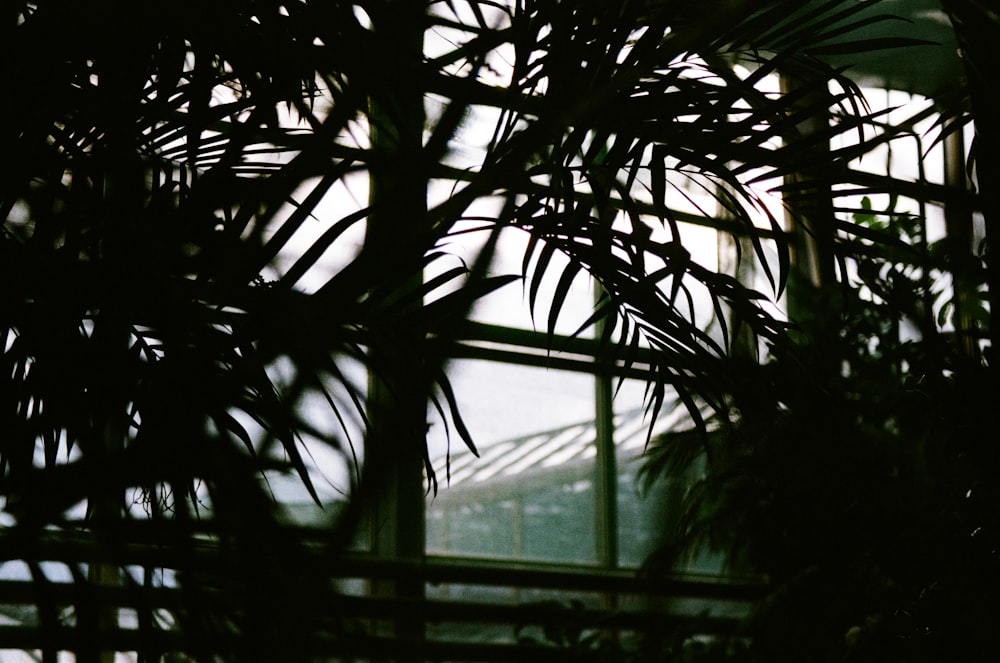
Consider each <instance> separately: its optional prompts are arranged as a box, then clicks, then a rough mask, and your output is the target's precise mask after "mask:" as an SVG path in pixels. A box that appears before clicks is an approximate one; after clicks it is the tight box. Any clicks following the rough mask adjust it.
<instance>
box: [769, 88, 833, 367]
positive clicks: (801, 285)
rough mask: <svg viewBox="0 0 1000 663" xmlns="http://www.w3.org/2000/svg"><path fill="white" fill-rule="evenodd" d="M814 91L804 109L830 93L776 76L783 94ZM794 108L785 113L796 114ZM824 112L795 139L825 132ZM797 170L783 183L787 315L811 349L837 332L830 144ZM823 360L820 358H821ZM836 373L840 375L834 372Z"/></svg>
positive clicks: (822, 102)
mask: <svg viewBox="0 0 1000 663" xmlns="http://www.w3.org/2000/svg"><path fill="white" fill-rule="evenodd" d="M805 87H811V88H813V89H812V90H810V91H809V92H808V93H806V94H805V95H804V96H803V99H802V104H803V105H804V106H805V107H809V108H813V107H816V108H824V109H828V108H829V104H830V102H829V98H830V95H829V92H828V91H827V90H826V88H825V87H819V86H817V83H816V82H815V81H811V80H809V79H808V77H806V78H802V77H798V76H796V74H795V72H784V73H783V74H782V76H781V90H782V92H783V93H789V92H792V91H800V90H803V89H804V88H805ZM795 110H796V109H795V108H792V109H790V111H792V112H795ZM829 122H830V115H829V113H828V112H822V113H817V114H812V115H809V116H808V117H803V118H802V119H801V120H800V121H799V123H798V126H797V128H796V129H797V136H796V139H799V140H809V138H810V137H811V136H816V135H823V134H825V133H826V132H827V131H828V125H829ZM799 160H800V163H801V166H800V167H799V168H798V170H797V171H796V172H795V173H794V174H792V175H788V176H786V178H785V182H786V184H790V185H793V187H792V189H793V193H792V195H791V196H789V199H788V200H787V204H786V221H787V224H788V227H789V235H790V237H791V242H792V246H791V253H792V260H791V274H790V277H789V284H788V315H789V318H791V319H792V320H794V321H795V322H797V323H799V324H800V325H801V328H802V329H803V331H804V332H805V334H806V336H807V338H808V339H809V342H810V343H813V344H817V347H822V346H823V345H825V344H827V343H829V342H832V340H833V339H834V338H835V337H836V334H837V327H838V321H837V317H838V311H839V307H838V306H836V305H835V304H836V302H835V301H833V298H834V296H835V295H836V293H837V290H836V289H835V288H834V287H833V286H834V284H835V283H836V270H835V264H836V263H835V259H834V239H835V237H836V230H835V226H834V221H835V215H834V211H833V195H832V191H831V185H830V181H831V180H830V176H829V172H828V170H829V167H830V163H831V154H830V144H829V141H822V140H819V141H816V142H815V143H814V144H813V145H812V146H810V147H809V148H807V149H806V150H804V153H803V154H802V155H801V156H800V157H799ZM821 354H822V353H821ZM829 368H834V369H835V370H839V369H837V368H836V367H829Z"/></svg>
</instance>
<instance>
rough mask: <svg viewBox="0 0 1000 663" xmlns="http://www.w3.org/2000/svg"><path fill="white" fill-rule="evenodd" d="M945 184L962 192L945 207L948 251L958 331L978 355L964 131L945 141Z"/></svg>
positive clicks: (963, 345) (968, 351)
mask: <svg viewBox="0 0 1000 663" xmlns="http://www.w3.org/2000/svg"><path fill="white" fill-rule="evenodd" d="M942 147H943V150H942V151H943V152H944V184H945V186H946V187H948V188H949V189H952V190H954V191H956V192H958V193H959V194H960V195H958V196H956V197H955V200H953V201H950V202H948V203H947V204H946V205H945V209H944V220H945V229H946V232H947V237H948V240H947V241H948V255H949V256H950V257H951V260H952V273H951V276H952V288H953V289H954V291H955V292H954V306H955V308H954V325H955V335H956V340H957V341H958V344H959V348H960V349H961V352H962V354H963V356H965V357H970V358H971V357H975V356H976V355H977V354H978V353H979V348H978V345H977V342H976V333H975V332H976V321H975V318H974V313H973V310H972V309H973V307H974V306H975V305H976V304H975V298H976V297H977V293H976V283H975V281H974V279H972V272H973V270H974V269H975V267H976V265H975V261H976V258H975V257H974V256H973V254H972V251H973V241H974V240H973V232H972V210H971V209H970V208H969V206H968V205H967V204H966V203H965V198H964V196H963V195H961V194H965V193H966V191H967V190H968V178H967V177H966V174H965V139H964V136H963V135H962V132H961V131H955V132H953V133H951V134H949V135H948V136H947V137H946V138H945V139H944V141H943V145H942Z"/></svg>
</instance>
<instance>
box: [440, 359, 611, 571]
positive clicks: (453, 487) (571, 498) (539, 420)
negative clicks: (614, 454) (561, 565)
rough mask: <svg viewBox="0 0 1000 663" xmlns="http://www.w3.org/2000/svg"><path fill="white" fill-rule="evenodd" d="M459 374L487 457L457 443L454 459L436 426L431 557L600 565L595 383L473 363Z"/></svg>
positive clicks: (469, 419)
mask: <svg viewBox="0 0 1000 663" xmlns="http://www.w3.org/2000/svg"><path fill="white" fill-rule="evenodd" d="M451 374H452V378H453V381H454V382H453V386H454V388H455V393H456V395H457V398H458V400H459V406H460V408H461V411H462V414H463V416H464V417H465V420H466V423H467V424H468V427H469V430H470V431H471V433H472V435H473V436H474V438H475V440H476V443H477V446H478V447H479V451H480V457H479V458H476V457H475V456H474V455H473V454H472V453H470V452H469V451H468V450H467V449H465V448H464V447H463V446H462V445H461V443H460V442H457V441H456V440H455V439H453V440H452V448H451V454H450V459H449V457H448V456H447V454H446V444H445V442H444V427H443V424H442V423H441V422H438V423H437V424H435V425H432V427H431V433H430V438H431V445H432V446H431V448H432V450H433V451H434V453H435V455H436V457H435V460H434V465H435V468H436V471H437V473H438V481H439V483H440V490H439V492H438V495H437V496H436V497H435V496H433V495H430V496H428V502H427V550H428V552H430V553H435V554H449V555H470V556H477V557H478V556H483V557H498V558H505V559H523V560H544V561H559V562H593V561H595V560H596V545H595V524H594V494H593V491H594V481H593V477H594V422H593V420H594V382H593V381H594V378H593V377H592V376H590V375H587V374H580V373H570V372H566V371H556V370H547V369H544V368H534V367H526V366H517V365H511V364H498V363H493V362H486V361H473V360H469V361H462V362H457V363H456V364H455V365H454V366H453V367H452V371H451ZM449 475H450V479H449Z"/></svg>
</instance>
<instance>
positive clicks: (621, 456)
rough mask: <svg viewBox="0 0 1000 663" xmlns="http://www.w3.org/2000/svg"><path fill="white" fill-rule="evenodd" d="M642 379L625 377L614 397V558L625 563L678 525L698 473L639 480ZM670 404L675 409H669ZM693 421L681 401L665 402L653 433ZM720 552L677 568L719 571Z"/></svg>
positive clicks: (643, 432)
mask: <svg viewBox="0 0 1000 663" xmlns="http://www.w3.org/2000/svg"><path fill="white" fill-rule="evenodd" d="M645 387H646V385H645V383H644V382H642V381H638V380H627V381H625V383H624V384H622V387H621V389H620V390H619V392H618V395H617V397H616V398H615V403H614V412H615V420H614V424H615V449H616V461H617V467H618V496H617V500H618V560H619V564H620V565H621V566H624V567H638V566H640V565H641V564H642V563H643V562H645V561H646V559H647V558H648V557H649V555H650V554H652V553H653V552H654V551H655V550H656V549H657V548H658V547H660V546H662V545H665V544H667V543H668V542H669V539H670V537H671V535H672V534H673V533H674V532H675V531H676V529H677V526H678V519H679V517H680V505H681V502H682V500H683V499H684V494H685V493H686V491H687V490H688V488H689V487H690V485H691V483H692V481H694V480H695V477H696V476H697V474H698V470H697V468H693V469H692V470H691V471H689V472H688V473H686V474H685V475H684V476H671V477H659V478H657V480H656V481H655V482H654V483H653V485H652V486H650V487H648V488H647V487H646V486H645V485H643V484H642V483H641V482H640V480H639V476H638V475H639V470H640V468H641V467H642V464H643V462H644V460H645V458H644V455H643V451H644V449H645V446H646V439H647V435H648V433H649V424H650V420H649V418H648V417H647V416H646V414H645V407H644V405H643V394H644V390H645ZM671 407H673V409H672V410H671ZM691 426H692V422H691V419H690V417H689V415H688V414H687V412H686V410H685V409H684V406H683V405H682V404H680V403H677V405H676V406H672V405H671V404H670V403H669V402H666V403H664V406H663V409H662V411H661V412H660V415H659V417H658V418H657V420H656V422H655V423H654V425H653V435H658V434H661V433H665V432H667V431H680V430H685V429H688V428H690V427H691ZM721 569H722V558H721V557H720V556H719V555H715V554H711V553H705V554H702V555H700V556H699V557H698V558H697V559H694V560H690V561H688V562H686V563H684V564H683V565H682V566H679V567H678V568H677V571H679V572H683V573H699V574H713V575H714V574H718V573H720V572H721Z"/></svg>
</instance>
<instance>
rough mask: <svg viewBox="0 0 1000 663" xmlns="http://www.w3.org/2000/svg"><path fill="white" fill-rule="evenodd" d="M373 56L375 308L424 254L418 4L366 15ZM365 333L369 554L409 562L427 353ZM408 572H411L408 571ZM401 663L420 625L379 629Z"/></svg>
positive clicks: (396, 332) (415, 276)
mask: <svg viewBox="0 0 1000 663" xmlns="http://www.w3.org/2000/svg"><path fill="white" fill-rule="evenodd" d="M368 12H369V16H370V17H371V19H372V27H373V34H374V37H375V44H376V48H377V50H378V56H379V58H378V60H377V62H376V63H373V68H374V69H375V70H376V72H377V74H378V76H377V78H375V79H374V80H375V81H376V84H377V87H376V88H375V89H374V90H373V91H372V95H371V99H370V102H369V103H370V108H369V116H368V120H369V124H370V131H371V145H372V149H371V159H372V161H371V164H370V174H371V182H370V203H371V213H370V215H369V218H368V227H367V233H366V237H365V244H364V249H363V256H362V257H363V258H364V259H367V260H368V261H369V265H370V266H371V267H372V268H373V269H377V270H378V271H379V274H380V279H379V282H378V284H377V285H376V287H375V288H374V291H373V293H372V296H373V298H375V299H376V301H384V300H391V299H392V298H393V297H394V296H396V295H398V294H400V293H402V292H405V291H408V290H410V291H418V290H417V287H418V286H419V285H420V283H421V281H422V279H423V255H424V251H425V250H426V249H427V248H428V247H426V246H425V244H426V242H427V241H428V239H427V238H428V234H429V233H428V230H429V229H428V228H426V227H425V226H426V224H427V179H428V175H427V169H426V167H425V164H424V163H423V159H424V152H423V131H424V123H425V115H424V100H423V91H422V89H421V86H420V78H419V75H418V74H419V71H418V69H419V67H420V66H421V63H422V61H423V31H424V23H425V18H424V12H425V7H424V3H421V2H415V1H413V0H383V1H382V2H378V3H371V6H370V7H369V8H368ZM372 325H373V328H372V329H371V330H370V331H371V334H372V338H373V339H375V342H376V343H377V344H378V346H377V348H374V349H373V351H374V352H377V353H379V356H376V357H373V359H374V362H375V365H376V366H377V367H379V371H378V373H377V374H376V375H373V376H372V387H371V393H370V399H369V413H370V417H371V422H372V430H371V432H370V435H369V439H368V445H367V448H366V451H365V464H366V466H367V467H366V475H367V479H368V481H370V482H371V484H372V485H370V486H369V487H368V490H369V491H370V492H369V493H368V494H369V497H370V498H371V500H372V504H371V505H370V506H371V509H372V511H371V513H372V519H373V521H372V524H371V525H372V526H371V532H372V537H373V541H372V547H373V550H374V552H375V553H376V554H377V555H378V556H379V557H385V558H390V559H394V560H403V561H408V562H416V563H417V564H418V565H419V563H420V562H421V560H422V559H423V557H424V547H425V531H424V529H425V522H424V521H425V514H424V476H423V458H424V445H425V435H426V425H427V424H426V422H427V413H426V407H427V397H428V389H429V384H428V382H429V378H428V375H427V369H428V367H427V365H426V364H427V353H426V351H425V339H424V338H423V333H422V332H421V331H420V330H419V329H407V328H401V326H400V325H399V324H397V323H396V321H394V320H392V316H391V315H389V316H387V317H386V319H385V320H380V321H374V322H373V323H372ZM406 568H410V567H406ZM373 591H374V593H375V594H376V595H378V596H382V597H385V598H388V599H392V600H397V599H404V600H416V601H420V600H422V599H423V598H424V581H423V578H422V577H421V575H420V574H419V573H413V574H411V572H410V571H408V570H406V571H403V572H401V573H400V575H398V576H396V577H394V578H393V579H391V580H386V581H378V582H376V583H375V584H374V586H373ZM380 627H381V628H380V630H382V631H383V632H384V633H385V634H386V635H388V636H389V637H391V638H393V639H394V642H395V645H396V646H398V647H399V648H400V651H402V652H405V655H401V656H400V658H401V659H404V660H409V659H412V660H423V656H422V643H423V639H424V623H423V619H422V617H421V615H420V614H418V612H416V611H409V612H408V613H406V614H402V613H401V614H397V615H396V616H395V618H394V619H392V620H389V621H388V622H387V623H384V624H381V625H380Z"/></svg>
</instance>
